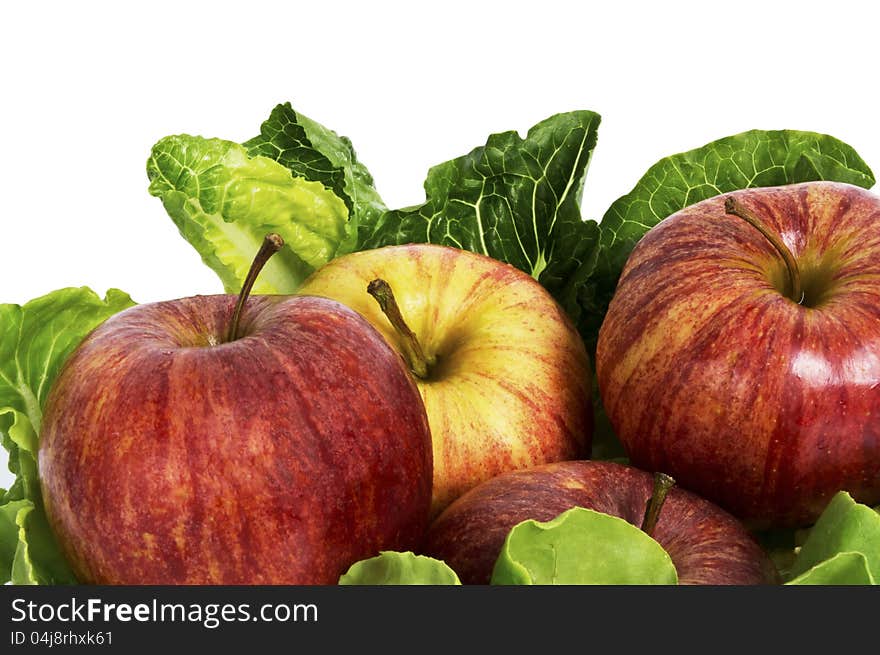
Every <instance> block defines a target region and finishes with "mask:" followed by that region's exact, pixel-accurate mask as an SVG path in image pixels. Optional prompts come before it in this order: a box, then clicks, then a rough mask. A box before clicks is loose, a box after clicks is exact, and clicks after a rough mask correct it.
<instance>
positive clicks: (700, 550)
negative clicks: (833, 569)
mask: <svg viewBox="0 0 880 655" xmlns="http://www.w3.org/2000/svg"><path fill="white" fill-rule="evenodd" d="M653 478H654V476H652V475H651V474H650V473H648V472H646V471H642V470H639V469H636V468H634V467H632V466H625V465H623V464H617V463H614V462H608V461H595V460H593V461H586V460H585V461H573V462H555V463H552V464H545V465H543V466H536V467H533V468H530V469H526V470H521V471H511V472H509V473H505V474H503V475H499V476H497V477H495V478H492V479H491V480H488V481H486V482H484V483H482V484H481V485H479V486H477V487H475V488H473V489H471V490H470V491H469V492H467V493H466V494H464V495H463V496H461V497H460V498H458V499H457V500H456V501H455V502H454V503H452V504H451V505H450V506H449V507H447V508H446V509H445V510H444V511H443V513H442V514H440V516H438V517H437V518H436V519H435V520H434V522H433V523H432V524H431V527H430V529H429V530H428V534H427V537H426V540H425V543H424V544H423V546H422V548H421V552H423V553H425V554H427V555H430V556H432V557H436V558H438V559H442V560H443V561H445V562H446V563H447V564H448V565H449V566H450V567H452V569H453V570H454V571H455V572H456V573H457V574H458V576H459V579H460V580H461V581H462V582H463V583H464V584H488V583H489V580H490V578H491V575H492V570H493V567H494V566H495V561H496V560H497V559H498V555H499V554H500V552H501V548H502V546H503V544H504V540H505V539H506V538H507V534H508V533H509V532H510V530H511V528H513V526H515V525H516V524H518V523H521V522H522V521H525V520H527V519H533V520H536V521H549V520H550V519H553V518H555V517H556V516H558V515H560V514H562V513H563V512H565V511H566V510H569V509H571V508H572V507H585V508H587V509H592V510H595V511H597V512H603V513H605V514H610V515H612V516H617V517H620V518H622V519H625V520H626V521H629V522H630V523H632V524H633V525H635V526H638V527H642V528H643V529H646V531H647V532H648V533H649V534H650V535H651V536H652V537H653V538H654V539H655V540H656V541H657V542H658V543H659V544H660V545H661V546H663V548H665V549H666V551H667V552H668V553H669V557H670V559H671V560H672V563H673V564H674V565H675V568H676V571H677V572H678V579H679V583H680V584H709V585H722V584H736V585H746V584H765V583H767V584H770V583H775V582H777V581H778V580H777V578H778V575H777V572H776V569H775V567H774V566H773V564H772V562H771V561H770V559H769V558H768V557H767V555H766V554H765V553H764V551H763V550H761V548H760V546H758V544H757V543H756V542H755V541H754V539H753V538H752V536H751V535H750V534H749V532H748V531H747V530H746V529H745V528H744V527H743V525H742V524H741V523H740V522H739V521H737V520H736V519H735V518H734V517H733V516H731V515H730V514H729V513H727V512H725V511H724V510H722V509H721V508H719V507H718V506H716V505H714V504H713V503H710V502H709V501H707V500H704V499H702V498H700V497H699V496H696V495H695V494H693V493H690V492H688V491H685V490H684V489H679V488H677V487H674V488H672V489H671V490H668V491H666V496H665V499H663V500H662V509H660V505H655V509H656V511H651V512H646V505H650V504H649V500H650V499H651V498H652V495H653V494H654V488H655V485H654V479H653ZM657 512H659V514H658V513H657ZM646 523H647V524H648V525H645V524H646Z"/></svg>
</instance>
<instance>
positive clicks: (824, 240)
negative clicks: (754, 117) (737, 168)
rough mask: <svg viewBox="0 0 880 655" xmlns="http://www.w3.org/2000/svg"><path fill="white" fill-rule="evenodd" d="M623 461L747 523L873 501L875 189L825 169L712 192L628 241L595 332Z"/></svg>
mask: <svg viewBox="0 0 880 655" xmlns="http://www.w3.org/2000/svg"><path fill="white" fill-rule="evenodd" d="M596 360H597V361H596V365H597V370H598V382H599V389H600V392H601V396H602V401H603V404H604V406H605V408H606V410H607V413H608V417H609V419H610V420H611V424H612V425H613V427H614V430H615V431H616V433H617V435H618V436H619V437H620V440H621V441H622V443H623V445H624V447H625V448H626V451H627V453H628V454H629V456H630V458H631V460H632V462H633V463H634V464H635V465H637V466H640V467H642V468H646V469H650V470H663V471H666V472H668V473H669V474H671V475H672V476H674V477H675V478H676V479H677V480H678V482H679V483H680V484H681V485H682V486H684V487H687V488H688V489H691V490H693V491H695V492H697V493H699V494H701V495H703V496H705V497H706V498H709V499H711V500H713V501H715V502H717V503H718V504H720V505H721V506H723V507H725V508H726V509H728V510H729V511H731V512H732V513H734V514H735V515H737V516H738V517H740V518H741V519H743V520H744V521H746V522H747V523H748V524H749V525H750V526H752V527H756V528H757V527H768V526H797V525H804V524H809V523H811V522H812V521H814V520H815V519H816V518H817V517H818V515H819V513H820V512H821V510H822V509H823V508H824V507H825V506H826V504H827V503H828V501H829V500H830V499H831V497H832V495H833V494H834V493H835V492H837V491H839V490H846V491H849V492H850V493H851V494H852V495H853V497H855V498H856V499H858V500H860V501H861V502H865V503H869V504H874V503H877V502H878V501H880V198H878V197H877V196H875V195H873V194H872V193H870V192H868V191H865V190H863V189H860V188H857V187H854V186H850V185H846V184H841V183H834V182H808V183H802V184H794V185H790V186H782V187H773V188H758V189H751V190H744V191H739V192H736V193H732V194H729V195H726V196H718V197H714V198H710V199H708V200H705V201H702V202H700V203H697V204H695V205H693V206H691V207H688V208H686V209H683V210H681V211H679V212H677V213H676V214H674V215H672V216H670V217H669V218H667V219H666V220H664V221H663V222H661V223H660V224H658V225H657V226H656V227H654V228H653V229H652V230H650V231H649V232H648V233H647V234H646V235H645V236H644V237H643V238H642V240H641V241H640V242H639V243H638V244H637V245H636V247H635V249H634V250H633V252H632V254H631V255H630V257H629V260H628V261H627V263H626V266H625V267H624V270H623V273H622V275H621V278H620V282H619V284H618V287H617V291H616V293H615V295H614V298H613V299H612V301H611V304H610V306H609V308H608V313H607V315H606V316H605V319H604V322H603V325H602V327H601V330H600V333H599V341H598V348H597V354H596Z"/></svg>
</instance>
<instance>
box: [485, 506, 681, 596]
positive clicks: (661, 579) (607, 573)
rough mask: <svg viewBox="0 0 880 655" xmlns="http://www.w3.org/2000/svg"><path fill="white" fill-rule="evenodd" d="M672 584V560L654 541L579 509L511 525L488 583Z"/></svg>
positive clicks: (674, 577)
mask: <svg viewBox="0 0 880 655" xmlns="http://www.w3.org/2000/svg"><path fill="white" fill-rule="evenodd" d="M677 583H678V574H677V572H676V570H675V566H674V565H673V563H672V559H671V558H670V557H669V554H668V553H667V552H666V551H665V550H664V549H663V547H662V546H661V545H660V544H658V543H657V542H656V541H654V539H652V538H651V537H649V536H648V535H647V534H645V533H644V532H643V531H642V530H640V529H639V528H637V527H635V526H634V525H632V524H630V523H628V522H627V521H625V520H624V519H621V518H618V517H616V516H610V515H608V514H603V513H601V512H596V511H594V510H590V509H584V508H581V507H575V508H573V509H570V510H568V511H566V512H564V513H562V514H560V515H559V516H558V517H556V518H555V519H553V520H551V521H547V522H544V523H541V522H538V521H533V520H528V521H523V522H522V523H519V524H517V525H516V526H514V527H513V529H512V530H511V531H510V533H509V534H508V535H507V539H506V540H505V542H504V546H503V547H502V549H501V554H500V555H499V557H498V560H497V561H496V562H495V568H494V570H493V571H492V584H525V585H529V584H538V585H547V584H598V585H612V584H628V585H647V584H664V585H671V584H677Z"/></svg>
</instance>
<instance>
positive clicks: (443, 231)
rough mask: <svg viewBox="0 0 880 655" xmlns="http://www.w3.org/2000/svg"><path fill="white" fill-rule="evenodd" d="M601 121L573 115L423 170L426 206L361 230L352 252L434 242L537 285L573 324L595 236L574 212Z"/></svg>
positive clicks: (391, 214) (398, 212) (585, 113)
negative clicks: (494, 262) (484, 258)
mask: <svg viewBox="0 0 880 655" xmlns="http://www.w3.org/2000/svg"><path fill="white" fill-rule="evenodd" d="M599 120H600V119H599V115H598V114H596V113H594V112H591V111H574V112H569V113H564V114H557V115H555V116H551V117H550V118H547V119H546V120H544V121H541V122H540V123H538V124H537V125H535V126H534V127H532V128H531V129H530V130H529V132H528V134H527V136H526V138H525V139H523V138H522V137H520V136H519V134H517V133H516V132H513V131H510V132H502V133H500V134H493V135H491V136H490V137H489V139H488V141H487V142H486V145H485V146H481V147H478V148H475V149H474V150H472V151H471V152H470V153H469V154H467V155H464V156H462V157H459V158H457V159H453V160H451V161H447V162H445V163H443V164H439V165H437V166H434V167H433V168H432V169H431V170H430V171H429V172H428V177H427V179H426V180H425V193H426V202H425V203H424V204H422V205H419V206H417V207H411V208H407V209H399V210H396V211H390V212H386V213H385V214H383V215H382V216H381V218H380V219H379V221H378V222H375V223H367V222H362V223H361V225H360V230H359V237H358V249H359V250H363V249H368V248H378V247H381V246H388V245H399V244H404V243H437V244H443V245H448V246H454V247H457V248H462V249H465V250H471V251H474V252H478V253H482V254H484V255H488V256H490V257H494V258H495V259H498V260H501V261H503V262H506V263H508V264H511V265H513V266H515V267H517V268H519V269H520V270H523V271H525V272H527V273H528V274H529V275H531V276H532V277H534V278H535V279H537V280H538V281H539V282H541V284H543V285H544V286H545V287H546V288H547V289H548V291H550V293H552V294H553V295H554V297H555V298H556V299H557V300H558V301H559V302H560V304H562V306H563V307H564V308H565V309H566V310H568V312H569V314H570V315H571V316H572V318H573V319H574V320H577V319H578V318H579V313H580V307H579V305H578V303H577V302H576V300H577V296H576V293H577V289H578V287H579V286H580V284H581V283H582V281H583V280H582V278H584V277H585V276H586V272H587V271H589V270H590V266H588V264H589V262H591V260H592V258H593V257H594V256H595V245H596V243H597V241H598V238H599V230H598V226H597V224H596V223H595V222H593V221H589V222H586V221H584V220H583V219H582V218H581V212H580V200H581V194H582V190H583V182H584V177H585V175H586V171H587V167H588V164H589V162H590V157H591V155H592V152H593V148H594V146H595V145H596V138H597V130H598V126H599ZM581 271H584V272H581Z"/></svg>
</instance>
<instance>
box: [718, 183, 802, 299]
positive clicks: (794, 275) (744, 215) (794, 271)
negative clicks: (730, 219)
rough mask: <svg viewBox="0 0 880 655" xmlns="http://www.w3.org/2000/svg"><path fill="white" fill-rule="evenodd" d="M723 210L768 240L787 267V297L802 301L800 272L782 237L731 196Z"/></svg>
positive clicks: (725, 202) (726, 200) (725, 201)
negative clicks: (788, 293)
mask: <svg viewBox="0 0 880 655" xmlns="http://www.w3.org/2000/svg"><path fill="white" fill-rule="evenodd" d="M724 211H725V213H727V214H732V215H733V216H738V217H739V218H741V219H743V220H744V221H745V222H746V223H748V224H749V225H751V226H752V227H753V228H755V229H756V230H758V232H760V233H761V234H762V235H763V236H764V238H765V239H767V241H769V242H770V243H771V244H772V245H773V247H774V248H776V251H777V252H778V253H779V254H780V256H781V257H782V260H783V261H784V262H785V268H786V269H788V283H789V287H788V288H789V292H790V295H789V298H791V299H792V300H793V301H794V302H796V303H797V304H799V305H800V304H801V303H803V301H804V291H803V288H802V286H801V273H800V270H799V269H798V264H797V260H796V259H795V257H794V255H792V254H791V250H789V249H788V247H787V246H786V245H785V242H783V240H782V238H780V236H779V235H778V234H774V233H773V232H772V231H771V230H770V228H768V227H767V225H766V224H765V223H764V221H762V220H761V218H760V217H759V216H758V215H757V214H755V212H753V211H752V210H751V209H749V208H748V207H746V206H745V205H743V204H742V203H741V202H739V201H738V200H737V199H736V198H734V197H733V196H728V197H727V198H725V200H724Z"/></svg>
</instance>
